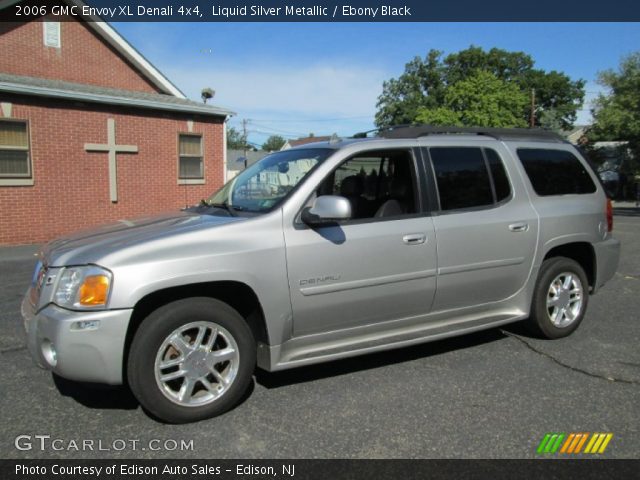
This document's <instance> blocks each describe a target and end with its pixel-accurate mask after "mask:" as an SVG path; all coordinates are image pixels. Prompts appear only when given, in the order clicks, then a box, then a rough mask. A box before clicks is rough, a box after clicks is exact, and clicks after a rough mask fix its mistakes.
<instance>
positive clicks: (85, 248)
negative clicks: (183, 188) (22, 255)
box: [41, 211, 246, 267]
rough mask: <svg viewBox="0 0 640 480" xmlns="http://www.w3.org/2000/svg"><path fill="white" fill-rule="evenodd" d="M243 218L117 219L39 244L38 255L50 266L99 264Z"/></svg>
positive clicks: (182, 215) (180, 215) (170, 216)
mask: <svg viewBox="0 0 640 480" xmlns="http://www.w3.org/2000/svg"><path fill="white" fill-rule="evenodd" d="M244 220H246V218H242V217H221V216H215V215H203V214H198V213H193V212H185V211H181V212H172V213H168V214H164V215H157V216H153V217H143V218H138V219H134V220H119V221H118V222H116V223H113V224H109V225H104V226H101V227H97V228H93V229H90V230H84V231H81V232H78V233H74V234H72V235H68V236H64V237H60V238H58V239H56V240H53V241H51V242H49V243H48V244H46V245H45V246H44V247H43V249H42V252H41V257H42V260H43V261H44V262H45V263H46V264H47V265H48V266H51V267H61V266H69V265H85V264H89V263H97V264H100V260H101V259H103V258H105V257H107V256H109V255H110V254H112V253H114V252H117V251H122V250H126V249H135V250H139V248H138V247H140V246H144V244H151V243H154V242H166V241H170V240H171V239H172V238H174V237H177V236H182V235H185V236H188V235H190V234H191V233H193V232H195V231H200V230H203V229H208V228H212V227H218V226H221V225H225V224H229V223H235V222H239V221H244ZM185 247H187V245H185ZM104 266H108V265H104Z"/></svg>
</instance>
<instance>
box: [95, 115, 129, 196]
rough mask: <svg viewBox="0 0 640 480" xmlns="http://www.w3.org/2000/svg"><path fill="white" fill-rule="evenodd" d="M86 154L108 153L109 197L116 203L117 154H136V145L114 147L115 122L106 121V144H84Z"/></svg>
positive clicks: (109, 119) (111, 119) (110, 119)
mask: <svg viewBox="0 0 640 480" xmlns="http://www.w3.org/2000/svg"><path fill="white" fill-rule="evenodd" d="M84 149H85V150H86V151H88V152H107V153H109V196H110V197H111V201H112V202H117V201H118V174H117V163H116V154H117V153H138V146H137V145H116V121H115V120H114V119H113V118H108V119H107V143H106V144H105V143H85V144H84Z"/></svg>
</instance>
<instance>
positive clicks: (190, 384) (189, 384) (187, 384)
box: [178, 377, 196, 402]
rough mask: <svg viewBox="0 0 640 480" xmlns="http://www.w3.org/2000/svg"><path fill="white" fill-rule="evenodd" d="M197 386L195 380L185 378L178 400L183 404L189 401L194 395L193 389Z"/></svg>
mask: <svg viewBox="0 0 640 480" xmlns="http://www.w3.org/2000/svg"><path fill="white" fill-rule="evenodd" d="M195 386H196V382H195V380H193V379H192V378H189V377H185V378H184V382H183V383H182V386H181V387H180V391H179V392H178V399H179V400H180V401H181V402H184V401H188V400H189V399H190V398H191V395H192V394H193V388H194V387H195Z"/></svg>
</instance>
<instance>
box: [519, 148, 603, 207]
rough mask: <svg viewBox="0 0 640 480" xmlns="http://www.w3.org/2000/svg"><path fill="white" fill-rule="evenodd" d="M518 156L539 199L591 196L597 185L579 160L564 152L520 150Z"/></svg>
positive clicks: (534, 149) (535, 149)
mask: <svg viewBox="0 0 640 480" xmlns="http://www.w3.org/2000/svg"><path fill="white" fill-rule="evenodd" d="M518 157H519V158H520V162H522V166H523V167H524V169H525V171H526V172H527V175H528V177H529V180H530V181H531V185H532V186H533V189H534V190H535V192H536V193H537V194H538V195H540V196H543V197H545V196H550V195H569V194H576V193H577V194H584V193H593V192H595V191H596V186H595V184H594V183H593V180H592V179H591V177H590V176H589V173H588V172H587V170H586V169H585V167H584V166H583V165H582V163H580V160H578V158H577V157H576V156H575V155H574V154H572V153H571V152H568V151H566V150H550V149H542V148H519V149H518Z"/></svg>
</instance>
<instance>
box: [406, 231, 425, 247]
mask: <svg viewBox="0 0 640 480" xmlns="http://www.w3.org/2000/svg"><path fill="white" fill-rule="evenodd" d="M426 240H427V236H426V235H425V234H424V233H413V234H411V235H405V236H404V237H402V241H403V242H404V243H406V244H407V245H420V244H422V243H424V242H425V241H426Z"/></svg>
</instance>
